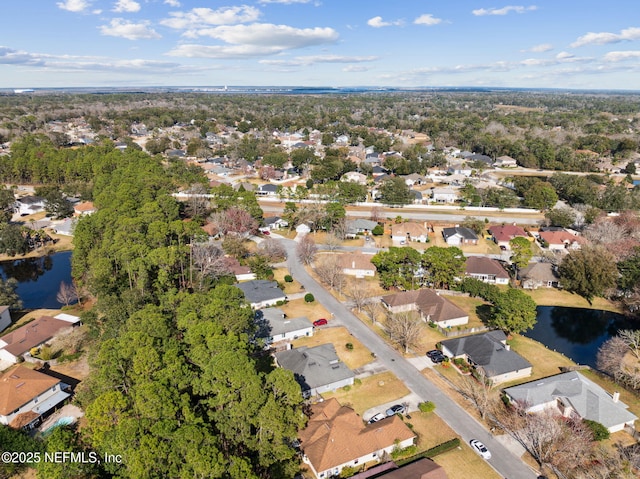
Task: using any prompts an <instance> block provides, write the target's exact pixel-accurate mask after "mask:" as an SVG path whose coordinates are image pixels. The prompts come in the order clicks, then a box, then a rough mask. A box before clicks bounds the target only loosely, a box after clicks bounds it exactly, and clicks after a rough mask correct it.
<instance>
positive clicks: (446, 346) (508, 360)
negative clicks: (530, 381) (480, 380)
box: [441, 331, 531, 384]
mask: <svg viewBox="0 0 640 479" xmlns="http://www.w3.org/2000/svg"><path fill="white" fill-rule="evenodd" d="M441 344H442V352H443V353H444V354H445V355H446V356H449V357H450V358H464V359H466V360H467V361H468V362H469V364H471V365H472V366H473V367H475V368H476V369H477V370H480V371H482V372H483V373H484V375H485V377H486V378H487V379H489V380H490V381H491V382H492V383H493V384H499V383H503V382H505V381H512V380H514V379H521V378H526V377H528V376H531V363H530V362H529V361H527V360H526V359H524V358H523V357H522V356H520V355H519V354H517V353H514V352H513V351H511V349H510V348H509V345H507V337H506V336H505V334H504V333H503V332H502V331H490V332H488V333H484V334H475V335H473V336H464V337H461V338H454V339H447V340H445V341H442V342H441Z"/></svg>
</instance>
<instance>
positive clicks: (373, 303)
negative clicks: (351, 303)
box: [362, 299, 381, 323]
mask: <svg viewBox="0 0 640 479" xmlns="http://www.w3.org/2000/svg"><path fill="white" fill-rule="evenodd" d="M362 309H363V310H364V312H365V313H366V315H367V316H368V317H369V319H370V320H371V322H372V323H375V322H376V318H377V317H378V314H379V313H380V310H381V309H380V301H378V300H374V299H369V300H368V301H366V302H365V303H364V304H363V305H362Z"/></svg>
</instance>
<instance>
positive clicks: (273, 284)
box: [234, 279, 287, 309]
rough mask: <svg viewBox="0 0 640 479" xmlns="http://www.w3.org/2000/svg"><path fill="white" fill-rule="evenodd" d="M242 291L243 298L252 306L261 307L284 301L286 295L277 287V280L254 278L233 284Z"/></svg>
mask: <svg viewBox="0 0 640 479" xmlns="http://www.w3.org/2000/svg"><path fill="white" fill-rule="evenodd" d="M234 286H235V287H236V288H238V289H240V290H241V291H242V292H243V293H244V297H245V299H246V300H247V301H248V302H249V304H250V305H251V307H252V308H254V309H261V308H266V307H267V306H274V305H276V304H277V303H278V301H285V300H286V299H287V296H286V295H285V294H284V292H283V291H282V290H281V289H280V288H279V287H278V282H277V281H268V280H266V279H254V280H251V281H245V282H242V283H237V284H235V285H234Z"/></svg>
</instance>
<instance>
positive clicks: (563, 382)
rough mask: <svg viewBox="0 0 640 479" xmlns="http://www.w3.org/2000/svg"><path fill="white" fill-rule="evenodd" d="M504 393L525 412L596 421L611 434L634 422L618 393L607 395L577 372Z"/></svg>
mask: <svg viewBox="0 0 640 479" xmlns="http://www.w3.org/2000/svg"><path fill="white" fill-rule="evenodd" d="M504 393H505V394H506V395H507V397H508V398H509V400H510V401H512V402H514V403H517V404H520V405H522V406H523V407H525V408H526V409H525V410H526V411H527V412H529V413H536V412H541V411H544V410H552V411H555V412H557V413H558V414H559V415H562V416H564V417H575V418H580V419H589V420H591V421H595V422H599V423H600V424H602V425H603V426H604V427H606V428H607V430H608V431H609V432H612V433H613V432H617V431H622V430H623V429H624V428H625V426H630V427H633V425H634V422H635V420H636V419H638V418H637V416H636V415H634V414H632V413H631V412H629V411H628V410H627V408H628V406H627V405H626V404H624V403H623V402H621V401H620V394H619V393H617V392H614V393H613V394H610V393H608V392H607V391H605V390H604V389H602V388H601V387H600V386H598V385H597V384H596V383H594V382H593V381H591V380H590V379H589V378H587V377H585V376H583V375H582V374H580V373H579V372H577V371H570V372H567V373H562V374H556V375H555V376H549V377H546V378H542V379H537V380H535V381H531V382H529V383H526V384H520V385H518V386H513V387H510V388H506V389H505V390H504Z"/></svg>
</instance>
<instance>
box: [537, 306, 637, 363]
mask: <svg viewBox="0 0 640 479" xmlns="http://www.w3.org/2000/svg"><path fill="white" fill-rule="evenodd" d="M537 310H538V322H537V323H536V325H535V327H534V328H533V329H532V330H530V331H527V332H526V333H524V336H526V337H528V338H531V339H535V340H536V341H539V342H541V343H542V344H544V345H545V346H547V347H548V348H549V349H554V350H556V351H559V352H561V353H562V354H564V355H565V356H567V357H568V358H570V359H572V360H573V361H575V362H576V363H578V364H587V365H589V366H591V367H593V368H595V367H596V355H597V353H598V348H600V346H601V345H602V343H604V342H605V341H606V340H607V339H609V338H610V337H612V336H615V335H616V334H617V331H618V330H620V329H638V328H640V323H638V322H634V321H632V320H630V319H629V318H627V317H626V316H623V315H621V314H617V313H612V312H609V311H601V310H597V309H582V308H565V307H560V306H538V308H537Z"/></svg>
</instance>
